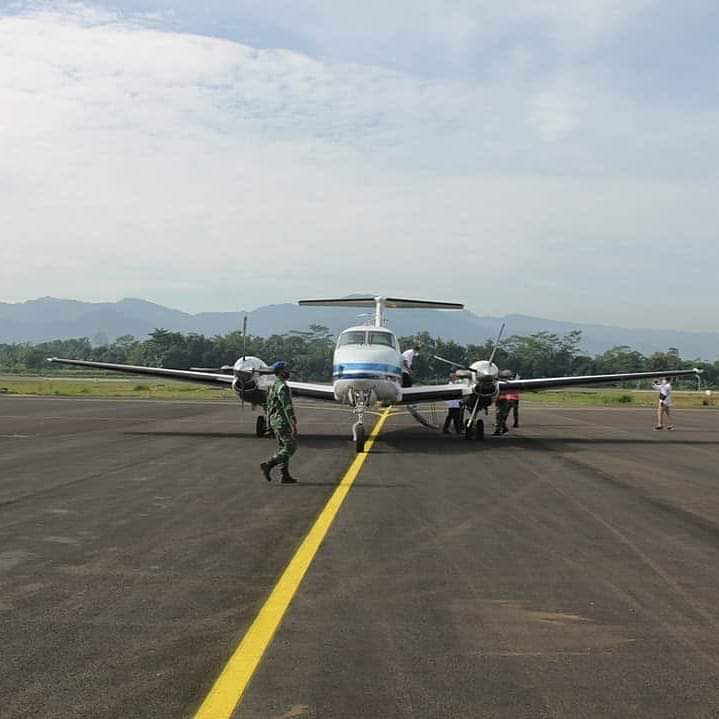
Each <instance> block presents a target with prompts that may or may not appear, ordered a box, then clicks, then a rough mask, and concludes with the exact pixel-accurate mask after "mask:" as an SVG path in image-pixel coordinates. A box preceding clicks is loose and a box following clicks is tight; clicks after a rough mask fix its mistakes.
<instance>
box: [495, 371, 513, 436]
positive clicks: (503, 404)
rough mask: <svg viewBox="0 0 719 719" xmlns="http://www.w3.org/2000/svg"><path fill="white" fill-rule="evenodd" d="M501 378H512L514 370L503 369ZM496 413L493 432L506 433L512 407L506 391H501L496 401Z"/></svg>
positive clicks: (500, 374)
mask: <svg viewBox="0 0 719 719" xmlns="http://www.w3.org/2000/svg"><path fill="white" fill-rule="evenodd" d="M499 377H500V379H504V380H507V379H512V372H511V371H510V370H508V369H503V370H502V371H501V372H500V373H499ZM494 406H495V414H494V432H493V434H505V433H507V432H509V427H507V417H509V410H510V409H511V408H512V403H511V401H510V399H509V397H507V395H506V393H505V392H500V393H499V395H498V397H497V399H496V400H495V403H494Z"/></svg>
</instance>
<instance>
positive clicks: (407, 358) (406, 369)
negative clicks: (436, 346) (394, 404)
mask: <svg viewBox="0 0 719 719" xmlns="http://www.w3.org/2000/svg"><path fill="white" fill-rule="evenodd" d="M417 352H419V347H417V346H414V347H411V348H410V349H408V350H405V351H404V352H402V386H403V387H411V386H412V363H413V362H414V356H415V355H416V354H417Z"/></svg>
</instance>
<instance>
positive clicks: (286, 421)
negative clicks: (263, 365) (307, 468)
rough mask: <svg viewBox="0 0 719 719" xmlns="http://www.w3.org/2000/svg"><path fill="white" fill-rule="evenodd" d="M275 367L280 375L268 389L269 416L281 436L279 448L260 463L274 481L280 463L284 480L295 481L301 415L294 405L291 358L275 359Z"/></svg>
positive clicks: (263, 471) (271, 424)
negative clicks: (293, 470) (292, 471)
mask: <svg viewBox="0 0 719 719" xmlns="http://www.w3.org/2000/svg"><path fill="white" fill-rule="evenodd" d="M272 371H273V372H274V373H275V375H276V376H277V379H276V380H275V381H274V383H273V385H272V386H271V387H270V389H269V390H268V392H267V417H268V418H269V421H270V427H271V428H272V431H273V432H274V433H275V438H276V439H277V452H275V454H274V455H273V456H272V457H271V458H270V459H269V460H268V461H267V462H262V463H261V464H260V469H261V470H262V473H263V474H264V475H265V479H266V480H267V481H268V482H271V481H272V474H271V472H272V468H273V467H275V466H276V465H278V464H279V465H280V470H281V471H282V484H295V483H296V482H297V480H296V479H295V478H294V477H292V476H291V475H290V467H289V465H290V457H291V456H292V455H293V454H294V453H295V452H296V451H297V418H296V416H295V408H294V407H293V406H292V394H291V393H290V388H289V387H288V386H287V380H288V379H289V377H290V371H289V368H288V366H287V362H282V361H280V362H275V363H274V364H273V365H272Z"/></svg>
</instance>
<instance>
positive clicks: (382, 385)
mask: <svg viewBox="0 0 719 719" xmlns="http://www.w3.org/2000/svg"><path fill="white" fill-rule="evenodd" d="M332 380H333V386H334V393H335V399H336V400H337V401H338V402H342V403H348V404H355V402H356V399H357V397H358V396H359V394H358V393H362V394H363V395H364V396H365V397H366V398H367V403H368V404H371V403H374V402H381V403H385V402H387V403H388V402H397V401H399V399H400V398H401V396H402V366H401V355H400V351H399V344H398V342H397V337H396V336H395V334H394V333H393V332H391V331H390V330H388V329H386V328H384V327H373V326H361V327H350V328H348V329H346V330H345V331H344V332H342V334H340V336H339V338H338V340H337V346H336V347H335V352H334V356H333V358H332Z"/></svg>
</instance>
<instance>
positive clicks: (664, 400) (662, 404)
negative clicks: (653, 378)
mask: <svg viewBox="0 0 719 719" xmlns="http://www.w3.org/2000/svg"><path fill="white" fill-rule="evenodd" d="M652 386H653V387H654V389H655V390H656V391H657V392H659V404H658V405H657V426H656V427H655V428H654V429H664V418H665V417H666V419H667V429H668V430H669V431H670V432H671V431H672V430H673V429H674V425H673V424H672V414H671V409H670V408H671V406H672V378H671V377H664V378H663V379H662V380H661V381H659V382H654V384H653V385H652Z"/></svg>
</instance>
